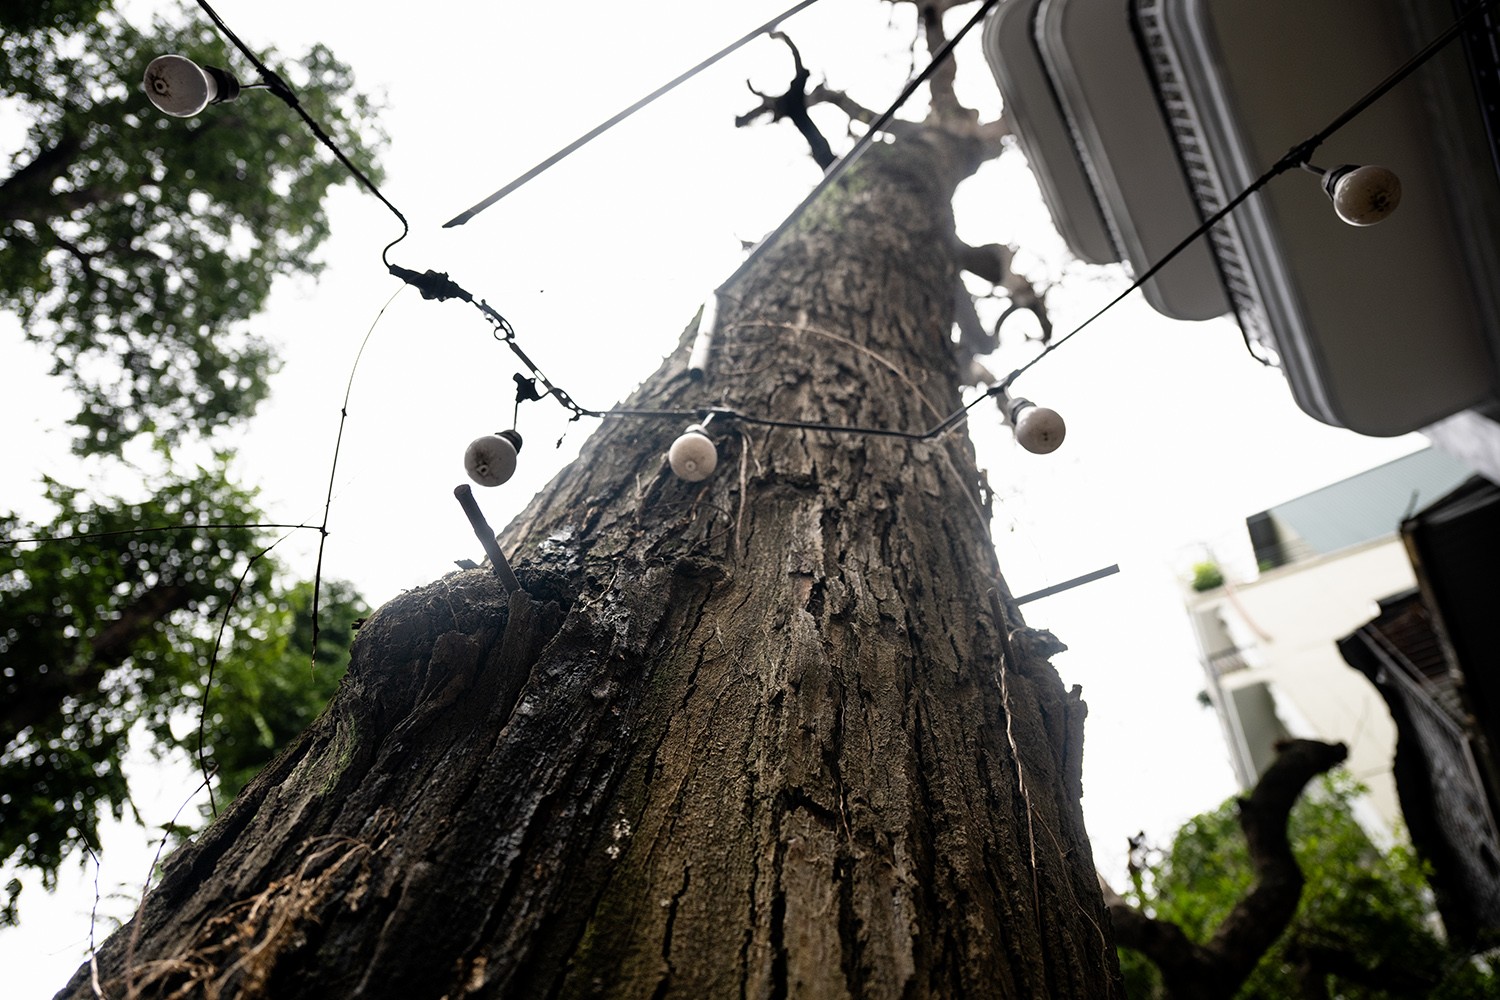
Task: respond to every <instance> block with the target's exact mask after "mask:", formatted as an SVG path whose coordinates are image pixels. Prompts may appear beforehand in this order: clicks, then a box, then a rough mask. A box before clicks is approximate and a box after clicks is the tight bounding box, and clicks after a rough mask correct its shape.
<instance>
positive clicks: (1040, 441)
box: [1008, 398, 1068, 455]
mask: <svg viewBox="0 0 1500 1000" xmlns="http://www.w3.org/2000/svg"><path fill="white" fill-rule="evenodd" d="M1008 416H1009V417H1010V422H1011V425H1012V426H1013V427H1015V429H1016V443H1018V444H1019V445H1020V446H1021V447H1022V448H1025V449H1026V450H1027V451H1029V452H1031V453H1032V454H1033V455H1050V454H1051V453H1052V452H1054V451H1056V450H1057V449H1058V448H1059V447H1060V446H1061V445H1062V443H1063V438H1064V437H1066V436H1067V433H1068V427H1067V424H1065V423H1063V418H1062V414H1060V413H1058V412H1057V411H1056V410H1050V409H1048V408H1047V407H1045V406H1037V405H1036V404H1035V403H1033V402H1032V401H1031V400H1029V399H1021V398H1017V399H1013V400H1011V403H1010V408H1009V410H1008Z"/></svg>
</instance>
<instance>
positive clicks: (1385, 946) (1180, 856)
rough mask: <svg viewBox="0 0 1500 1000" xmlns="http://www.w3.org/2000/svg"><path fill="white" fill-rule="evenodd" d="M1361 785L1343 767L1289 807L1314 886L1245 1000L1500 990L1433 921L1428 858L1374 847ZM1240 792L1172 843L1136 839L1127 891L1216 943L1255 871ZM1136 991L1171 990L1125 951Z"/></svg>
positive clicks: (1291, 827) (1295, 841)
mask: <svg viewBox="0 0 1500 1000" xmlns="http://www.w3.org/2000/svg"><path fill="white" fill-rule="evenodd" d="M1359 791H1360V789H1359V787H1358V785H1357V784H1356V783H1355V782H1354V781H1353V779H1351V778H1350V777H1349V776H1348V775H1347V773H1343V772H1335V773H1334V774H1333V775H1332V776H1330V777H1328V778H1325V779H1323V780H1322V781H1321V782H1320V783H1319V785H1318V786H1315V789H1314V791H1313V792H1311V793H1309V794H1308V795H1305V796H1303V797H1302V799H1301V800H1299V801H1298V803H1297V805H1296V806H1295V807H1294V808H1293V809H1292V812H1291V816H1290V821H1289V824H1288V836H1289V838H1290V840H1291V844H1292V849H1293V852H1294V853H1295V855H1296V858H1297V862H1298V864H1299V865H1300V867H1301V869H1302V873H1303V876H1304V878H1305V879H1306V885H1305V887H1304V888H1303V891H1302V898H1301V901H1300V904H1299V906H1298V908H1297V912H1296V916H1295V917H1293V919H1292V921H1291V924H1290V925H1289V926H1288V928H1287V930H1286V932H1285V933H1284V934H1283V935H1282V936H1281V937H1280V939H1279V940H1278V941H1277V942H1276V944H1275V945H1274V946H1273V947H1272V948H1271V949H1270V950H1269V951H1267V952H1266V953H1265V955H1264V956H1263V957H1262V958H1261V960H1260V963H1259V964H1258V965H1257V966H1256V967H1255V970H1254V971H1253V972H1252V973H1251V974H1250V977H1249V978H1248V979H1247V980H1246V981H1245V983H1244V985H1243V986H1242V987H1241V988H1240V991H1239V993H1238V994H1237V996H1238V997H1240V998H1242V1000H1252V998H1255V1000H1262V998H1263V1000H1282V998H1285V997H1293V996H1320V997H1321V996H1338V997H1343V998H1348V1000H1380V998H1396V997H1434V998H1446V1000H1461V998H1474V1000H1478V998H1480V997H1491V996H1495V995H1496V992H1497V991H1500V981H1497V978H1496V976H1495V975H1493V974H1492V973H1491V972H1489V971H1487V970H1486V969H1485V968H1484V967H1482V966H1480V965H1476V964H1475V963H1473V962H1471V961H1469V960H1468V956H1466V955H1464V954H1462V953H1458V952H1455V951H1454V950H1452V949H1450V948H1449V947H1448V946H1447V944H1446V943H1445V942H1444V941H1443V939H1442V938H1441V936H1440V935H1439V934H1437V933H1435V932H1434V930H1433V919H1434V918H1433V909H1432V905H1431V895H1430V892H1429V890H1428V887H1427V882H1426V878H1425V876H1424V874H1423V867H1422V864H1421V862H1420V860H1419V859H1418V858H1417V857H1416V856H1415V855H1414V854H1413V852H1412V851H1411V849H1410V848H1409V847H1408V846H1407V845H1405V844H1402V843H1397V844H1395V845H1394V846H1392V847H1390V848H1389V849H1387V850H1381V849H1380V848H1379V847H1377V846H1376V845H1375V844H1374V843H1373V842H1372V841H1371V840H1370V838H1369V836H1368V835H1367V834H1366V833H1365V831H1364V829H1363V828H1362V827H1361V826H1360V825H1359V823H1358V822H1357V821H1356V820H1355V818H1354V813H1353V811H1352V808H1351V807H1352V803H1353V801H1354V798H1355V796H1356V795H1357V794H1358V792H1359ZM1238 803H1239V800H1238V799H1236V798H1231V799H1229V800H1227V801H1226V802H1225V803H1224V804H1223V805H1221V806H1220V807H1219V808H1218V809H1215V810H1214V811H1212V812H1208V813H1203V814H1202V815H1199V816H1195V817H1193V818H1192V819H1190V820H1188V821H1187V822H1186V823H1185V824H1183V826H1182V828H1181V829H1179V830H1178V831H1177V834H1176V836H1175V837H1174V838H1173V840H1172V843H1171V846H1170V847H1168V848H1167V849H1166V850H1165V851H1161V852H1150V851H1147V850H1145V849H1144V848H1138V849H1137V852H1136V857H1135V863H1134V864H1133V869H1132V873H1133V879H1132V885H1131V886H1130V887H1129V888H1127V889H1126V890H1125V893H1124V895H1125V897H1126V900H1127V901H1128V902H1129V903H1131V904H1132V905H1134V906H1135V907H1136V908H1137V909H1140V910H1142V911H1144V912H1146V913H1149V914H1150V915H1152V916H1154V917H1156V918H1158V919H1160V920H1165V921H1169V922H1171V923H1173V924H1176V925H1177V926H1178V927H1180V928H1181V929H1182V930H1183V931H1184V932H1185V933H1186V934H1187V936H1188V938H1190V939H1191V940H1193V941H1195V942H1199V943H1203V942H1205V941H1207V940H1208V939H1209V938H1210V937H1211V936H1212V935H1213V934H1214V932H1215V931H1216V930H1217V929H1218V928H1219V926H1220V925H1221V923H1222V922H1223V920H1224V918H1225V917H1226V916H1227V915H1228V914H1229V912H1230V910H1231V909H1232V908H1233V907H1234V906H1235V904H1236V903H1237V902H1238V901H1239V900H1240V899H1241V898H1243V897H1244V895H1245V893H1246V892H1247V891H1248V890H1249V888H1250V886H1251V883H1252V882H1253V880H1254V876H1253V871H1252V865H1251V862H1250V853H1249V850H1248V848H1247V846H1246V842H1245V838H1244V835H1243V833H1242V832H1241V829H1240V822H1239V811H1240V807H1239V804H1238ZM1120 965H1121V970H1122V972H1124V974H1125V977H1126V983H1127V987H1128V992H1129V995H1130V997H1131V998H1132V1000H1146V998H1151V997H1160V996H1163V995H1165V994H1164V992H1163V987H1162V982H1161V978H1160V976H1159V974H1158V973H1157V971H1156V968H1155V966H1154V965H1152V963H1151V962H1150V961H1149V960H1148V959H1146V958H1145V957H1144V956H1143V955H1141V954H1140V953H1138V952H1133V951H1130V950H1129V949H1124V948H1122V949H1121V954H1120Z"/></svg>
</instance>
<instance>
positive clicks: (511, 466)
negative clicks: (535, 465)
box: [464, 431, 521, 486]
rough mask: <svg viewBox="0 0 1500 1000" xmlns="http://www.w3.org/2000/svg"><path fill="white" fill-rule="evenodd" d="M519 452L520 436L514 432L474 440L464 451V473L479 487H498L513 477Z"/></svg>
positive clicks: (503, 432)
mask: <svg viewBox="0 0 1500 1000" xmlns="http://www.w3.org/2000/svg"><path fill="white" fill-rule="evenodd" d="M520 450H521V435H519V434H517V433H516V432H515V431H499V432H497V433H495V434H486V435H485V436H484V437H480V438H475V439H474V440H473V441H471V442H469V447H468V448H466V449H465V450H464V471H466V472H468V474H469V478H470V479H472V480H474V482H476V483H478V484H479V485H480V486H499V485H500V484H501V483H503V482H505V481H506V480H508V479H510V477H511V476H513V475H515V472H516V453H517V452H519V451H520Z"/></svg>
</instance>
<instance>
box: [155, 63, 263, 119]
mask: <svg viewBox="0 0 1500 1000" xmlns="http://www.w3.org/2000/svg"><path fill="white" fill-rule="evenodd" d="M142 87H143V89H144V90H145V91H146V97H147V98H148V99H149V100H150V101H151V103H152V104H154V105H155V106H156V109H157V110H158V111H161V112H162V113H164V114H169V115H171V116H172V117H174V118H191V117H193V116H194V115H196V114H197V113H198V112H200V111H202V110H203V109H204V108H206V107H208V106H209V105H210V104H220V103H222V102H224V101H232V100H234V99H235V98H236V97H239V96H240V82H239V81H238V80H236V79H235V78H234V77H233V76H231V75H230V74H228V73H226V72H225V71H224V70H222V69H216V68H214V67H213V66H199V65H198V64H197V63H195V62H193V61H192V60H191V59H189V58H188V57H187V56H178V55H168V56H157V57H156V58H155V59H153V60H151V62H150V64H149V65H147V66H146V75H145V78H144V79H143V80H142Z"/></svg>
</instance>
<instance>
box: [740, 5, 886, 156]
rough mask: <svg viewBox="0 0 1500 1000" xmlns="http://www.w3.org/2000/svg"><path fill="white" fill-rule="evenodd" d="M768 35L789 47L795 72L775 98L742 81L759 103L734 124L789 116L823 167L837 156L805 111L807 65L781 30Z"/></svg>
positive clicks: (787, 117)
mask: <svg viewBox="0 0 1500 1000" xmlns="http://www.w3.org/2000/svg"><path fill="white" fill-rule="evenodd" d="M771 37H772V38H779V39H781V40H782V41H783V42H786V47H787V48H789V49H791V50H792V62H793V63H794V64H795V68H796V72H795V73H794V75H793V76H792V82H791V83H790V84H789V85H788V86H787V89H786V93H784V94H782V95H780V96H779V97H771V96H769V95H766V94H762V93H761V92H760V91H758V90H756V89H755V88H754V87H750V81H748V80H746V81H745V86H747V87H750V93H752V94H754V95H755V96H756V97H759V98H760V106H759V107H757V108H755V109H753V110H751V111H748V112H746V113H745V114H743V115H740V116H739V117H737V118H735V120H734V124H735V127H736V128H744V127H745V126H746V125H749V124H750V123H751V122H753V121H755V120H756V119H757V118H759V117H760V116H762V115H766V114H769V115H770V116H771V121H773V122H779V121H781V120H782V119H783V118H786V119H789V120H790V121H791V123H792V124H793V125H795V126H797V131H798V132H801V133H802V137H803V138H804V139H806V140H807V145H808V148H809V149H810V150H811V151H812V158H813V160H814V161H816V162H817V164H818V166H820V167H822V168H823V169H824V170H827V169H828V168H829V167H830V166H832V165H833V161H834V160H836V159H838V157H836V156H834V155H833V148H832V147H831V146H829V145H828V140H827V139H825V138H823V133H822V132H820V131H818V126H816V125H814V124H813V120H812V118H811V117H810V116H809V115H808V113H807V81H808V78H809V77H810V76H811V75H812V74H810V73H809V72H808V71H807V67H805V66H803V65H802V53H801V52H798V51H797V46H796V45H794V44H793V43H792V40H791V39H790V38H788V37H787V36H786V34H785V33H784V32H780V31H773V32H771ZM872 117H873V116H872Z"/></svg>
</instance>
